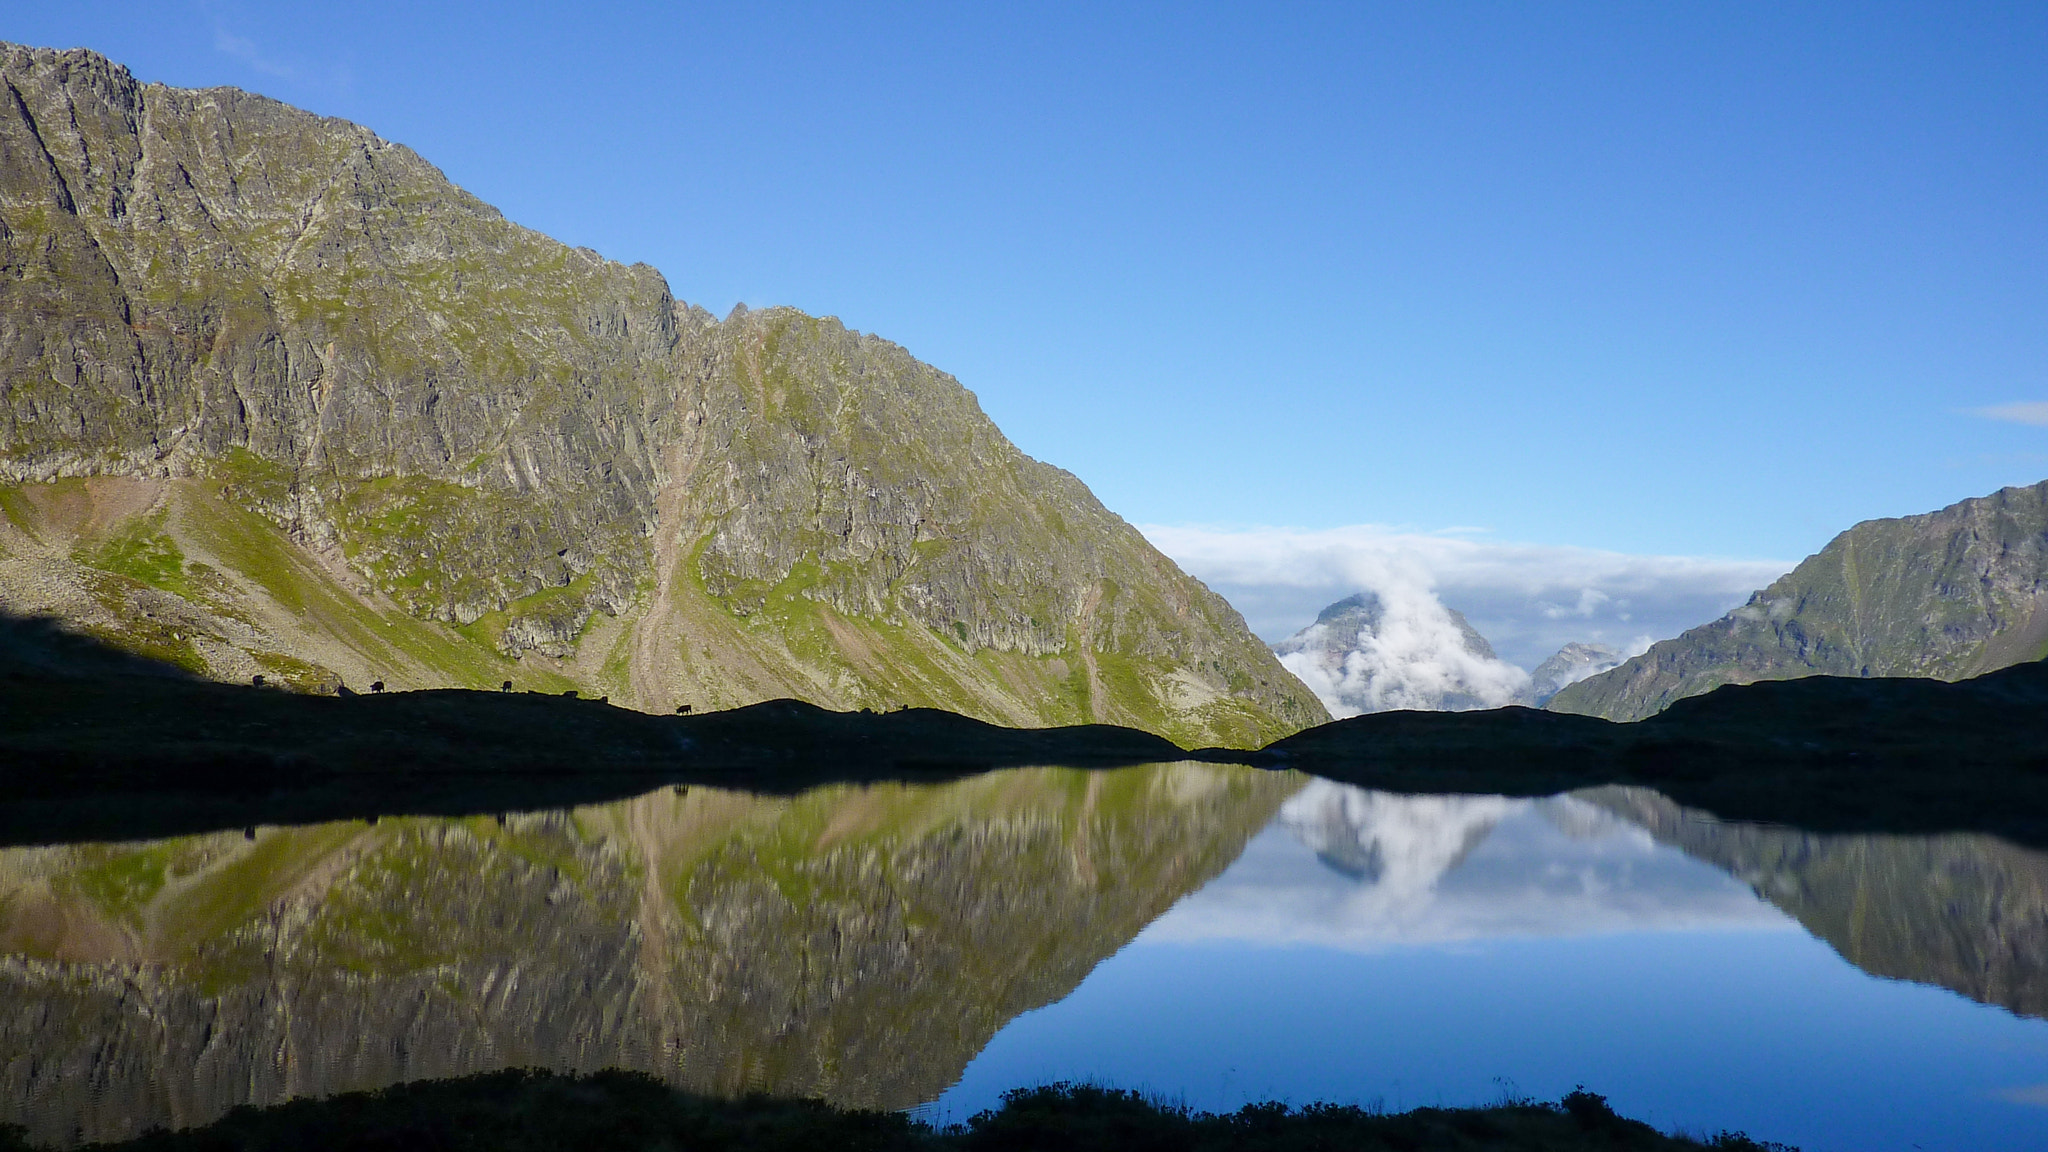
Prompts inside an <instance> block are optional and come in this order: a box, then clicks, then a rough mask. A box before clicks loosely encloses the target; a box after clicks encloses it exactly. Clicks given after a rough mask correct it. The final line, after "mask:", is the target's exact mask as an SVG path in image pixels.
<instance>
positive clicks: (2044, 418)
mask: <svg viewBox="0 0 2048 1152" xmlns="http://www.w3.org/2000/svg"><path fill="white" fill-rule="evenodd" d="M1970 415H1972V416H1982V417H1984V418H1985V419H1987V420H2003V421H2005V422H2006V423H2008V424H2038V425H2042V426H2044V427H2048V400H2035V401H2029V402H2024V403H2019V404H1998V405H1994V406H1992V407H1990V408H1972V409H1970Z"/></svg>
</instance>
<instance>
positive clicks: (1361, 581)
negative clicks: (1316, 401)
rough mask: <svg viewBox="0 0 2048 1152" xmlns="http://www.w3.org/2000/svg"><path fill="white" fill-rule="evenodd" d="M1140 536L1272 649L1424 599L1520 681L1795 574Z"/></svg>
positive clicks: (1418, 538) (1707, 616)
mask: <svg viewBox="0 0 2048 1152" xmlns="http://www.w3.org/2000/svg"><path fill="white" fill-rule="evenodd" d="M1139 530H1140V531H1142V532H1143V533H1144V534H1145V536H1146V538H1147V539H1149V540H1151V541H1152V543H1153V545H1154V546H1155V547H1157V548H1158V549H1159V550H1160V551H1162V552H1164V553H1166V554H1167V555H1168V556H1170V557H1172V558H1173V559H1174V561H1175V562H1176V563H1178V564H1180V566H1181V567H1182V568H1184V569H1186V570H1187V571H1188V572H1190V573H1192V574H1193V575H1194V576H1195V577H1196V578H1198V579H1200V580H1201V581H1202V582H1204V583H1206V584H1207V585H1209V587H1211V588H1213V589H1215V590H1216V591H1217V592H1219V593H1221V594H1222V595H1223V596H1224V598H1226V599H1228V600H1229V601H1230V602H1231V604H1232V605H1233V606H1234V607H1236V608H1237V610H1238V611H1239V612H1242V613H1243V614H1244V616H1245V620H1246V622H1247V623H1249V624H1250V625H1251V628H1252V631H1254V632H1256V633H1257V634H1258V635H1259V636H1261V637H1263V638H1264V639H1266V640H1267V641H1269V642H1270V641H1276V640H1280V639H1283V638H1285V637H1287V636H1290V635H1292V634H1293V633H1295V632H1297V631H1299V630H1301V629H1302V628H1304V627H1306V626H1308V625H1309V624H1310V623H1311V622H1313V621H1314V620H1315V618H1316V613H1318V612H1319V611H1321V610H1322V609H1323V608H1324V607H1325V606H1327V605H1329V604H1331V603H1334V602H1335V601H1337V600H1340V599H1342V598H1344V597H1345V596H1349V595H1351V594H1353V593H1356V592H1361V591H1369V592H1374V593H1376V594H1379V595H1381V596H1382V597H1383V598H1386V599H1388V600H1389V601H1390V602H1392V600H1393V599H1395V598H1402V599H1404V600H1406V601H1408V602H1411V603H1412V602H1413V600H1414V598H1415V597H1426V598H1428V599H1431V600H1434V601H1439V602H1441V603H1442V604H1444V605H1448V606H1449V607H1451V608H1455V609H1457V610H1458V611H1460V612H1462V613H1464V615H1465V617H1466V619H1468V620H1470V621H1471V622H1472V626H1473V627H1474V628H1476V629H1478V631H1479V633H1480V634H1481V635H1482V636H1484V637H1486V639H1487V640H1488V641H1489V642H1491V643H1492V645H1493V647H1494V650H1495V651H1496V652H1498V653H1499V654H1500V656H1501V657H1502V658H1503V659H1505V660H1507V661H1509V662H1510V663H1513V664H1516V665H1519V666H1520V667H1522V668H1525V669H1526V668H1534V667H1535V666H1536V665H1537V664H1538V663H1540V662H1542V661H1543V660H1545V659H1547V658H1548V657H1549V656H1550V655H1551V654H1552V653H1554V652H1556V651H1557V650H1558V649H1559V648H1561V647H1563V646H1564V645H1565V644H1566V643H1568V642H1571V641H1574V640H1578V641H1585V642H1591V643H1600V644H1605V645H1607V646H1609V647H1612V648H1617V649H1621V650H1623V651H1634V652H1639V651H1641V650H1642V649H1643V648H1646V647H1648V645H1649V643H1650V642H1651V641H1653V640H1661V639H1664V638H1666V637H1670V636H1675V635H1677V634H1678V633H1680V632H1683V631H1685V630H1686V629H1687V628H1691V627H1694V626H1696V625H1700V624H1704V623H1706V622H1708V621H1709V620H1713V619H1715V618H1716V617H1718V616H1720V615H1721V614H1722V613H1724V612H1726V611H1728V610H1729V609H1730V608H1733V607H1735V606H1736V605H1738V604H1740V603H1742V602H1743V601H1744V600H1745V599H1747V598H1748V596H1749V594H1750V593H1751V592H1753V591H1755V590H1756V589H1758V588H1762V587H1764V586H1765V585H1766V584H1769V583H1770V582H1771V581H1772V580H1775V579H1777V578H1778V577H1779V576H1781V575H1783V574H1785V573H1786V572H1788V571H1790V570H1791V569H1792V563H1791V562H1789V561H1784V560H1734V559H1724V558H1718V557H1699V556H1643V555H1633V554H1629V553H1622V552H1604V551H1600V550H1597V549H1592V548H1571V547H1563V546H1558V545H1545V544H1509V543H1500V542H1496V541H1491V540H1485V539H1477V538H1474V534H1473V533H1470V532H1445V533H1425V532H1413V531H1402V530H1398V529H1393V528H1387V527H1384V526H1380V525H1371V524H1362V525H1354V526H1351V527H1345V528H1329V529H1322V530H1316V531H1309V530H1303V529H1296V528H1243V529H1227V528H1212V527H1204V526H1199V525H1194V526H1190V525H1175V526H1168V525H1156V524H1155V525H1140V526H1139ZM1394 655H1396V656H1398V655H1399V654H1394ZM1419 655H1420V654H1419V653H1418V656H1419ZM1424 666H1425V667H1428V666H1427V665H1426V664H1425V665H1424ZM1443 670H1444V671H1445V674H1446V675H1449V674H1450V670H1449V669H1447V668H1446V669H1443ZM1432 674H1433V673H1432Z"/></svg>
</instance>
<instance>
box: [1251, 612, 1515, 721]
mask: <svg viewBox="0 0 2048 1152" xmlns="http://www.w3.org/2000/svg"><path fill="white" fill-rule="evenodd" d="M1273 651H1274V653H1275V654H1276V655H1278V656H1279V657H1280V663H1281V665H1282V666H1284V667H1285V668H1286V669H1287V670H1288V671H1290V672H1292V673H1294V674H1295V675H1296V676H1299V677H1300V678H1301V679H1302V682H1303V683H1305V684H1307V685H1308V686H1309V688H1310V689H1312V690H1313V691H1314V692H1315V694H1316V696H1317V697H1318V698H1319V699H1321V700H1322V702H1323V706H1324V707H1326V708H1328V709H1329V710H1330V713H1331V714H1332V715H1334V716H1339V717H1342V716H1356V715H1360V714H1361V713H1366V712H1389V711H1395V710H1399V709H1413V710H1418V711H1464V710H1467V709H1472V708H1494V707H1499V706H1500V705H1502V704H1508V703H1513V702H1515V701H1516V700H1517V699H1518V698H1519V696H1520V693H1521V692H1522V690H1523V688H1524V686H1525V685H1526V684H1527V683H1528V679H1529V676H1528V673H1526V672H1524V671H1522V670H1521V669H1520V668H1517V667H1515V666H1514V665H1512V664H1509V663H1508V662H1506V661H1504V660H1502V659H1501V658H1500V657H1499V656H1497V655H1495V653H1494V651H1493V645H1491V644H1489V643H1487V642H1486V638H1485V637H1484V636H1481V635H1480V634H1479V631H1478V630H1477V629H1475V628H1473V627H1472V624H1471V622H1470V621H1468V620H1466V619H1465V617H1464V616H1463V615H1462V614H1461V613H1459V612H1458V610H1457V609H1455V608H1450V607H1447V606H1446V605H1444V604H1443V603H1442V602H1441V601H1439V600H1438V599H1437V598H1436V597H1435V596H1434V595H1432V594H1430V593H1429V592H1427V591H1420V590H1408V589H1401V590H1389V591H1386V592H1384V593H1383V592H1376V591H1365V592H1360V593H1357V594H1355V595H1352V596H1347V597H1345V598H1344V599H1342V600H1339V601H1337V602H1336V603H1334V604H1332V605H1330V606H1329V607H1327V608H1325V609H1323V610H1322V611H1321V612H1320V613H1318V614H1317V615H1316V620H1315V623H1313V624H1310V625H1309V626H1308V627H1306V628H1304V629H1302V630H1301V631H1299V632H1297V633H1295V634H1294V635H1292V636H1289V637H1288V638H1287V639H1285V640H1282V641H1280V642H1279V643H1278V644H1275V645H1274V646H1273Z"/></svg>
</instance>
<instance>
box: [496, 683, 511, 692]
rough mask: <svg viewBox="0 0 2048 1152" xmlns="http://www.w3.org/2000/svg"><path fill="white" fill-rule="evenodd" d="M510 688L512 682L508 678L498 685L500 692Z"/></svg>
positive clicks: (508, 690) (507, 690)
mask: <svg viewBox="0 0 2048 1152" xmlns="http://www.w3.org/2000/svg"><path fill="white" fill-rule="evenodd" d="M511 690H512V682H511V681H510V680H507V681H505V682H504V683H503V684H500V685H498V691H500V692H510V691H511Z"/></svg>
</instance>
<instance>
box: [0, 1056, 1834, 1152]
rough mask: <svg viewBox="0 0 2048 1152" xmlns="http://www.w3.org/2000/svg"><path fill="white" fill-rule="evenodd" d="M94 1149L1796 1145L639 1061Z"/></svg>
mask: <svg viewBox="0 0 2048 1152" xmlns="http://www.w3.org/2000/svg"><path fill="white" fill-rule="evenodd" d="M90 1147H92V1148H95V1149H101V1150H104V1152H114V1150H116V1149H118V1150H121V1152H273V1150H276V1152H283V1150H287V1149H290V1150H306V1152H325V1150H329V1149H332V1150H335V1152H339V1150H342V1149H371V1148H374V1149H391V1150H394V1152H395V1150H400V1149H435V1150H446V1152H470V1150H476V1152H483V1150H485V1149H489V1150H491V1152H528V1150H531V1152H560V1150H564V1149H585V1148H587V1149H599V1148H602V1149H607V1150H609V1152H631V1150H635V1149H648V1150H650V1152H651V1150H655V1149H663V1150H666V1149H692V1150H700V1152H723V1150H728V1149H730V1150H732V1152H741V1150H745V1152H783V1150H789V1152H795V1150H797V1149H805V1150H812V1149H839V1150H845V1152H953V1150H958V1152H1035V1150H1040V1149H1043V1150H1047V1152H1098V1150H1100V1152H1112V1150H1114V1152H1149V1150H1157V1152H1168V1150H1175V1152H1179V1150H1183V1149H1185V1150H1189V1152H1196V1150H1201V1152H1207V1150H1212V1149H1213V1150H1215V1152H1225V1150H1231V1152H1265V1150H1273V1152H1281V1150H1288V1152H1292V1150H1295V1149H1302V1150H1307V1149H1359V1150H1361V1152H1366V1150H1378V1149H1386V1150H1389V1152H1392V1150H1396V1149H1399V1150H1404V1152H1424V1150H1429V1152H1437V1150H1442V1152H1454V1150H1455V1152H1467V1150H1472V1152H1476V1150H1479V1149H1502V1150H1505V1149H1515V1150H1524V1152H1577V1150H1580V1149H1587V1150H1592V1149H1601V1150H1606V1152H1614V1150H1641V1152H1680V1150H1684V1149H1699V1148H1716V1149H1723V1150H1726V1152H1742V1150H1752V1152H1764V1150H1771V1152H1794V1150H1791V1149H1787V1148H1785V1147H1784V1146H1783V1145H1778V1144H1769V1143H1761V1142H1758V1141H1755V1140H1751V1139H1750V1138H1748V1137H1746V1136H1742V1135H1738V1134H1730V1133H1723V1134H1722V1135H1720V1136H1718V1137H1714V1138H1712V1139H1709V1140H1706V1141H1699V1140H1693V1139H1688V1138H1685V1137H1679V1136H1669V1135H1665V1134H1663V1133H1660V1132H1658V1131H1657V1130H1656V1129H1654V1128H1651V1127H1650V1126H1649V1125H1647V1124H1643V1123H1641V1122H1639V1121H1635V1120H1630V1119H1627V1118H1625V1117H1622V1116H1619V1115H1616V1114H1615V1113H1614V1111H1613V1110H1612V1109H1610V1108H1609V1107H1608V1106H1607V1102H1606V1101H1605V1100H1604V1099H1602V1098H1601V1097H1600V1096H1598V1095H1595V1094H1593V1093H1589V1092H1586V1091H1584V1090H1579V1091H1575V1092H1572V1093H1570V1094H1569V1095H1567V1096H1566V1097H1565V1098H1564V1099H1563V1100H1561V1101H1559V1102H1557V1103H1555V1104H1541V1103H1534V1102H1511V1103H1503V1104H1497V1105H1493V1106H1491V1107H1484V1108H1417V1109H1415V1110H1414V1111H1411V1112H1397V1113H1382V1112H1374V1111H1370V1110H1367V1109H1363V1108H1357V1107H1352V1106H1346V1105H1331V1104H1311V1105H1309V1106H1307V1107H1305V1108H1290V1107H1288V1106H1286V1105H1283V1104H1250V1105H1246V1106H1245V1107H1244V1108H1242V1109H1240V1110H1238V1111H1236V1112H1232V1113H1228V1114H1225V1115H1214V1114H1210V1113H1203V1112H1193V1111H1189V1110H1186V1109H1182V1108H1175V1107H1170V1106H1166V1105H1162V1104H1159V1103H1156V1102H1153V1101H1149V1100H1147V1099H1145V1098H1143V1097H1141V1096H1139V1095H1138V1094H1136V1093H1132V1092H1126V1091H1120V1090H1115V1089H1106V1088H1097V1087H1089V1086H1081V1085H1071V1084H1056V1085H1050V1086H1046V1087H1040V1088H1027V1089H1018V1090H1015V1091H1012V1092H1009V1093H1007V1094H1005V1096H1004V1099H1003V1103H1002V1104H1001V1105H1000V1106H999V1107H997V1108H995V1109H992V1110H990V1111H987V1112H983V1113H981V1114H979V1115H976V1116H974V1117H973V1118H971V1119H969V1120H968V1121H967V1123H966V1124H964V1125H958V1126H954V1127H950V1128H945V1129H938V1128H933V1127H931V1126H928V1125H925V1124H921V1123H918V1122H917V1121H915V1120H912V1119H911V1118H909V1117H907V1116H905V1115H903V1114H901V1113H895V1112H864V1111H854V1110H842V1109H838V1108H833V1107H831V1106H830V1105H827V1104H822V1103H819V1102H817V1101H810V1100H777V1099H772V1098H767V1097H755V1098H751V1099H742V1100H714V1099H708V1098H705V1097H700V1096H691V1095H688V1094H685V1093H681V1092H676V1091H674V1090H672V1089H670V1088H667V1087H665V1086H664V1085H662V1084H661V1082H660V1081H658V1080H655V1079H654V1078H653V1077H650V1076H645V1075H642V1074H639V1073H631V1072H599V1073H597V1074H595V1075H590V1076H562V1075H555V1074H553V1073H548V1072H537V1071H523V1070H521V1071H507V1072H493V1073H487V1074H484V1075H479V1076H468V1077H464V1078H462V1079H458V1080H439V1081H420V1082H417V1083H412V1084H401V1085H397V1086H395V1087H391V1088H385V1089H382V1090H379V1091H375V1092H356V1093H350V1094H347V1095H343V1096H335V1097H331V1098H329V1099H325V1100H297V1101H293V1102H291V1103H288V1104H282V1105H279V1106H277V1107H274V1108H263V1109H257V1108H238V1109H236V1110H235V1111H233V1112H230V1113H229V1114H228V1115H227V1116H225V1117H223V1118H222V1119H220V1120H218V1121H215V1122H214V1123H212V1124H209V1125H206V1126H205V1127H201V1128H191V1129H186V1130H184V1131H180V1132H154V1133H150V1134H147V1135H144V1136H142V1137H139V1138H137V1139H135V1140H131V1141H127V1142H124V1143H120V1144H98V1145H91V1146H90ZM29 1148H30V1146H29V1145H27V1144H25V1143H22V1142H21V1141H20V1139H19V1136H18V1130H17V1132H16V1133H0V1152H21V1150H27V1149H29Z"/></svg>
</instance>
